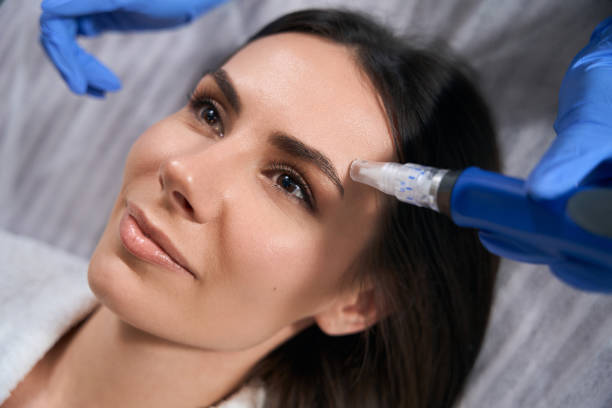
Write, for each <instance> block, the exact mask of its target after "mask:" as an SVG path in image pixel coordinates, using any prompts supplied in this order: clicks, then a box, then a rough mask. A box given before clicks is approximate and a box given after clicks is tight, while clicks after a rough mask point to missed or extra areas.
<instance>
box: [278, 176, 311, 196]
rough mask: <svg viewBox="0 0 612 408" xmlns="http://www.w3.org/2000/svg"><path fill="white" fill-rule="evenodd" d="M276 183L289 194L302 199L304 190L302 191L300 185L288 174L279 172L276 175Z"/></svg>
mask: <svg viewBox="0 0 612 408" xmlns="http://www.w3.org/2000/svg"><path fill="white" fill-rule="evenodd" d="M276 183H277V184H278V185H279V186H281V187H282V188H283V189H284V190H286V191H287V192H288V193H289V194H291V195H293V196H295V197H297V198H299V199H300V200H304V198H305V197H304V192H303V191H302V187H301V186H300V185H299V184H298V183H296V182H295V180H293V179H292V178H291V176H290V175H288V174H285V173H283V174H281V175H280V176H278V177H277V179H276Z"/></svg>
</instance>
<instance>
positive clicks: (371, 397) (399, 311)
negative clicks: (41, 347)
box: [3, 10, 498, 407]
mask: <svg viewBox="0 0 612 408" xmlns="http://www.w3.org/2000/svg"><path fill="white" fill-rule="evenodd" d="M355 158H362V159H367V160H379V161H390V160H394V161H400V162H405V161H410V162H418V163H421V164H424V165H433V166H437V167H445V168H462V167H465V166H468V165H478V166H480V167H483V168H487V169H493V170H495V169H497V168H498V159H497V149H496V144H495V138H494V132H493V127H492V124H491V120H490V117H489V114H488V111H487V109H486V107H485V105H484V103H483V101H482V99H481V98H480V96H479V95H478V93H477V92H476V91H475V89H474V88H473V86H472V85H471V84H470V82H469V81H468V80H467V79H466V77H465V76H464V75H463V74H462V71H461V70H460V69H458V67H457V63H456V62H453V61H451V60H449V59H447V58H444V57H442V56H439V55H437V54H435V53H433V52H429V51H422V50H421V51H419V50H416V49H413V48H411V47H409V46H408V45H406V44H405V43H404V42H403V41H402V40H399V39H396V38H394V37H393V36H392V35H391V34H389V33H387V32H386V31H385V30H384V29H382V28H381V27H379V26H378V25H376V24H374V23H373V22H371V21H370V20H369V19H367V18H365V17H362V16H359V15H356V14H352V13H349V12H343V11H333V10H308V11H302V12H297V13H293V14H289V15H287V16H284V17H281V18H280V19H278V20H276V21H274V22H272V23H270V24H269V25H268V26H266V27H265V28H263V29H262V30H261V31H260V32H259V33H257V34H256V35H255V36H254V37H253V38H252V39H251V40H250V41H249V42H248V43H247V44H246V45H245V46H244V47H243V48H242V49H240V50H239V51H238V52H237V53H235V54H234V55H233V56H232V57H230V58H229V59H228V60H227V61H226V62H225V63H224V64H223V65H222V66H221V67H220V68H218V69H216V70H213V71H211V72H210V73H208V74H207V75H205V76H204V77H203V78H202V80H201V81H200V83H199V84H198V85H197V87H196V89H195V91H194V93H193V95H192V97H191V99H190V101H189V103H188V104H187V106H185V107H184V108H183V109H181V110H180V111H178V112H177V113H175V114H173V115H171V116H169V117H168V118H166V119H163V120H162V121H160V122H159V123H157V124H155V125H153V126H152V127H151V128H150V129H148V130H147V131H146V132H145V133H144V134H143V135H142V136H141V137H140V138H139V139H138V140H137V141H136V143H135V144H134V146H133V147H132V149H131V151H130V153H129V156H128V159H127V162H126V166H125V172H124V179H123V185H122V189H121V191H120V193H119V196H118V198H117V201H116V203H115V206H114V208H113V211H112V213H111V215H110V217H109V220H108V224H107V227H106V229H105V231H104V233H103V235H102V237H101V239H100V241H99V243H98V246H97V248H96V250H95V252H94V254H93V256H92V258H91V261H90V267H89V271H88V280H89V285H90V287H91V289H92V291H93V292H94V294H95V295H96V297H97V298H98V300H99V301H100V306H99V307H97V308H96V309H95V310H94V311H93V312H92V313H91V314H90V315H89V316H88V317H87V318H86V319H84V320H83V321H82V322H81V323H80V324H79V325H77V326H75V327H74V328H73V329H72V330H70V331H69V332H67V333H66V334H64V335H63V337H62V338H61V339H59V340H58V341H57V343H56V344H55V345H54V346H53V347H52V349H51V350H49V351H48V352H47V354H46V355H45V356H44V357H43V358H42V359H41V360H40V361H39V363H38V364H37V365H36V367H34V369H33V370H31V371H30V373H29V374H28V375H27V376H26V377H25V378H24V380H23V381H22V382H21V383H20V385H19V386H18V387H17V389H16V390H14V392H13V395H12V397H11V398H10V399H9V400H7V401H6V402H5V404H4V405H3V407H17V406H45V407H55V406H62V407H70V406H129V407H138V406H147V407H153V406H160V407H168V406H172V407H181V406H185V407H193V406H210V405H211V404H217V403H220V402H221V401H223V400H225V399H229V400H230V401H231V400H232V399H234V398H235V397H234V396H233V393H234V391H236V390H239V389H240V388H241V387H243V385H244V384H250V385H251V386H252V387H254V389H256V390H261V392H262V393H261V394H260V395H265V398H260V402H261V400H262V399H263V400H264V401H263V405H262V406H265V407H289V406H290V407H315V406H321V407H344V406H346V407H360V406H364V407H396V406H397V407H421V406H423V407H425V406H432V407H439V406H450V405H452V403H453V401H455V400H456V399H457V397H458V396H459V393H460V391H461V389H462V386H463V385H464V383H465V379H466V377H467V375H468V373H469V371H470V369H471V367H472V365H473V363H474V360H475V359H476V356H477V354H478V350H479V348H480V344H481V341H482V338H483V336H484V331H485V327H486V322H487V318H488V312H489V308H490V305H491V297H492V288H493V284H494V280H495V270H496V267H497V262H496V259H495V258H494V257H493V256H490V255H489V254H488V253H487V252H486V251H485V250H484V249H483V248H482V247H481V246H480V244H479V241H478V238H477V235H476V233H475V232H474V231H466V230H459V229H458V228H456V227H455V226H453V225H452V223H451V222H450V221H448V220H446V219H445V218H443V217H442V216H440V215H439V214H435V213H433V212H430V211H427V210H424V209H418V208H412V207H408V206H405V205H402V204H398V203H396V202H394V201H391V200H389V199H388V198H387V197H382V196H381V195H380V194H379V193H377V192H375V191H374V190H372V189H370V188H368V187H366V186H364V185H359V184H358V183H355V182H353V181H351V180H350V178H349V177H348V168H349V165H350V163H351V161H352V160H353V159H355ZM37 404H38V405H37ZM256 404H259V402H257V403H256Z"/></svg>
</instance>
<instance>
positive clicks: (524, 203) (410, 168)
mask: <svg viewBox="0 0 612 408" xmlns="http://www.w3.org/2000/svg"><path fill="white" fill-rule="evenodd" d="M350 175H351V178H352V179H353V180H355V181H358V182H361V183H365V184H368V185H370V186H372V187H375V188H377V189H378V190H381V191H382V192H384V193H387V194H391V195H394V196H395V197H396V198H398V199H399V200H400V201H403V202H406V203H409V204H412V205H416V206H421V207H427V208H431V209H433V210H436V211H438V212H441V213H444V214H446V215H449V216H450V217H451V219H452V220H453V222H454V223H455V224H457V225H458V226H461V227H467V228H475V229H478V230H479V231H480V235H481V240H482V241H483V244H484V245H485V247H486V248H487V249H488V250H490V251H491V252H493V253H500V252H501V253H502V254H504V256H508V257H510V258H512V259H514V260H517V261H521V262H529V263H541V264H547V265H549V266H550V268H551V270H552V271H553V272H555V273H556V275H557V276H558V277H559V278H561V279H562V280H564V281H565V282H566V283H569V284H570V285H572V286H575V287H578V288H580V289H584V290H592V291H598V292H610V293H612V188H610V187H599V186H591V187H588V186H583V187H578V188H575V189H573V190H570V192H568V193H567V194H565V195H562V196H559V197H558V198H557V199H556V200H555V203H553V204H554V205H551V203H550V202H541V201H535V200H533V199H532V198H531V197H530V196H529V195H528V193H527V188H526V185H525V182H524V181H523V180H520V179H516V178H512V177H507V176H504V175H501V174H498V173H493V172H490V171H485V170H482V169H479V168H477V167H469V168H467V169H465V170H462V171H449V170H443V169H436V168H433V167H425V166H420V165H417V164H411V163H408V164H398V163H376V162H367V161H364V160H355V161H354V162H353V163H352V164H351V171H350ZM500 248H502V249H503V251H500V250H499V249H500ZM506 254H508V255H506ZM558 270H561V271H563V273H562V274H560V273H557V271H558Z"/></svg>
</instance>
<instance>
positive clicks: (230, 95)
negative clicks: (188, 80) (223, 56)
mask: <svg viewBox="0 0 612 408" xmlns="http://www.w3.org/2000/svg"><path fill="white" fill-rule="evenodd" d="M211 75H212V77H213V79H214V80H215V82H216V83H217V86H218V87H219V88H220V89H221V92H223V94H224V95H225V98H227V100H228V102H229V104H230V105H231V106H232V108H233V109H234V111H235V112H236V113H237V114H239V113H240V109H241V108H242V103H241V102H240V97H239V96H238V93H237V92H236V88H235V87H234V84H232V80H231V79H230V77H229V75H227V72H226V71H225V70H224V69H223V68H219V69H218V70H216V71H214V72H212V73H211Z"/></svg>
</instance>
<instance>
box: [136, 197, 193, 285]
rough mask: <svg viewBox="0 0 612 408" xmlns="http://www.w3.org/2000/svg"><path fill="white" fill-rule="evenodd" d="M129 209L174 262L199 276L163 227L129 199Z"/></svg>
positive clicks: (145, 232) (137, 221)
mask: <svg viewBox="0 0 612 408" xmlns="http://www.w3.org/2000/svg"><path fill="white" fill-rule="evenodd" d="M127 211H128V214H130V215H131V216H132V217H134V219H135V220H136V223H137V224H138V226H139V227H140V229H141V230H142V232H144V234H145V235H146V236H147V237H148V238H149V239H151V241H153V242H155V243H156V244H157V245H158V246H159V247H160V248H161V249H163V250H164V252H166V253H167V254H168V255H169V256H170V258H172V260H173V261H174V262H176V263H177V264H178V265H180V266H181V267H182V268H183V269H185V270H186V271H187V272H189V273H190V274H191V275H193V277H194V278H197V275H196V274H195V273H193V271H192V270H191V269H190V268H189V267H188V265H187V261H186V260H185V258H184V257H183V255H182V254H181V253H180V252H179V250H178V249H176V247H175V246H174V244H173V243H172V241H171V240H170V238H168V236H167V235H166V234H165V233H164V232H163V231H162V230H161V229H159V228H157V227H156V226H155V225H154V224H153V223H151V222H150V221H149V219H148V218H147V216H146V215H145V213H144V211H142V210H141V209H140V208H138V207H137V206H136V205H135V204H134V203H132V202H129V201H128V202H127Z"/></svg>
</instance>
